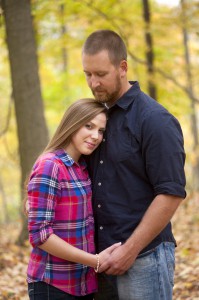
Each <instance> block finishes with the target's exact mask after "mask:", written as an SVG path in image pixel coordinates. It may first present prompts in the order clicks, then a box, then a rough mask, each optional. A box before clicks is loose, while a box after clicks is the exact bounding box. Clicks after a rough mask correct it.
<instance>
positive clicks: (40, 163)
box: [27, 150, 97, 296]
mask: <svg viewBox="0 0 199 300" xmlns="http://www.w3.org/2000/svg"><path fill="white" fill-rule="evenodd" d="M91 197H92V192H91V181H90V178H89V176H88V172H87V169H86V163H85V161H84V160H83V159H82V160H81V161H80V163H79V164H77V163H75V162H74V161H73V159H72V158H71V157H70V156H69V155H68V154H67V153H66V152H65V151H64V150H57V151H55V152H54V153H46V154H43V155H42V156H40V157H39V158H38V160H37V161H36V163H35V165H34V166H33V170H32V173H31V176H30V181H29V184H28V203H29V218H28V230H29V240H30V243H31V245H32V246H33V249H32V251H31V255H30V261H29V265H28V270H27V281H28V282H29V283H30V282H37V281H44V282H46V283H48V284H51V285H53V286H55V287H56V288H58V289H60V290H63V291H64V292H66V293H68V294H72V295H76V296H82V295H86V294H89V293H93V292H95V291H96V288H97V282H96V275H95V272H94V270H93V268H90V267H87V266H84V265H82V264H78V263H73V262H70V261H66V260H63V259H60V258H58V257H55V256H53V255H50V254H48V253H47V252H45V251H43V250H41V249H40V248H38V246H39V245H41V244H42V243H44V242H45V241H46V240H47V239H48V238H49V236H50V235H51V234H52V233H54V234H56V235H57V236H59V237H60V238H62V239H63V240H64V241H66V242H68V243H69V244H71V245H73V246H75V247H77V248H79V249H82V250H84V251H87V252H89V253H95V246H94V219H93V211H92V203H91Z"/></svg>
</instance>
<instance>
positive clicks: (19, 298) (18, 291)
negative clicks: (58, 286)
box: [0, 195, 199, 300]
mask: <svg viewBox="0 0 199 300" xmlns="http://www.w3.org/2000/svg"><path fill="white" fill-rule="evenodd" d="M172 223H173V230H174V234H175V237H176V240H177V243H178V247H177V248H176V273H175V286H174V297H173V300H183V299H186V300H199V195H194V196H193V195H192V196H189V197H188V198H187V199H186V200H185V201H184V202H183V204H182V205H181V206H180V208H179V209H178V211H177V213H176V215H175V216H174V218H173V220H172ZM19 231H20V220H19V222H16V223H15V224H9V225H1V228H0V300H8V299H9V300H11V299H12V300H28V297H27V286H26V279H25V277H26V268H27V264H28V257H29V251H30V247H29V245H28V242H27V245H26V247H23V248H22V247H19V246H17V245H16V244H15V241H16V238H17V236H18V234H19ZM52 300H53V299H52ZM127 300H128V299H127ZM140 300H145V299H140Z"/></svg>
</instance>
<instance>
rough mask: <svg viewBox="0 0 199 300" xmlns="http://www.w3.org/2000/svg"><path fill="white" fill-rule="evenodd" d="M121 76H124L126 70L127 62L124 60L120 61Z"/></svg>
mask: <svg viewBox="0 0 199 300" xmlns="http://www.w3.org/2000/svg"><path fill="white" fill-rule="evenodd" d="M120 70H121V76H122V77H123V76H125V75H126V72H127V70H128V64H127V61H126V60H122V61H121V63H120Z"/></svg>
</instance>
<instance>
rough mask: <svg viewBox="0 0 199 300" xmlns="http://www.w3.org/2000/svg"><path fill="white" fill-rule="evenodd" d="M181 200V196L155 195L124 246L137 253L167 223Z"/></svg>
mask: <svg viewBox="0 0 199 300" xmlns="http://www.w3.org/2000/svg"><path fill="white" fill-rule="evenodd" d="M181 201H182V198H179V197H175V196H171V195H158V196H156V197H155V199H154V200H153V202H152V203H151V205H150V206H149V208H148V209H147V211H146V213H145V215H144V216H143V218H142V220H141V222H140V224H139V225H138V226H137V228H136V229H135V230H134V232H133V234H132V235H131V237H130V238H129V239H128V240H127V241H126V243H125V244H126V246H127V247H131V248H133V249H134V250H133V251H137V254H139V252H140V251H141V250H142V249H144V248H145V247H146V246H147V245H148V244H149V243H150V242H151V241H152V240H153V239H154V238H155V237H156V236H157V235H158V234H159V233H160V232H161V231H162V230H163V229H164V228H165V226H166V225H167V224H168V223H169V221H170V220H171V218H172V216H173V215H174V213H175V211H176V209H177V208H178V206H179V204H180V203H181Z"/></svg>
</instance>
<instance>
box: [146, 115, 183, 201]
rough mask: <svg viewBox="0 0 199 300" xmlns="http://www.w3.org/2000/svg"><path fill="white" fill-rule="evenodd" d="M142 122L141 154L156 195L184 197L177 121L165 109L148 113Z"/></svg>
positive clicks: (181, 148) (180, 138) (181, 144)
mask: <svg viewBox="0 0 199 300" xmlns="http://www.w3.org/2000/svg"><path fill="white" fill-rule="evenodd" d="M145 121H146V122H144V126H143V135H144V138H143V155H144V157H145V160H146V172H147V174H148V177H149V179H150V182H151V184H152V185H153V187H154V193H155V195H158V194H169V195H175V196H179V197H182V198H185V197H186V192H185V183H186V180H185V172H184V163H185V152H184V140H183V134H182V130H181V127H180V124H179V122H178V120H177V119H176V118H175V117H173V116H172V115H171V114H169V113H168V112H166V111H165V110H164V111H162V112H160V111H153V112H151V113H150V114H149V116H148V118H147V120H145Z"/></svg>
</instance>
